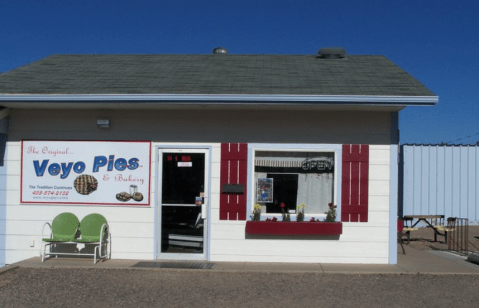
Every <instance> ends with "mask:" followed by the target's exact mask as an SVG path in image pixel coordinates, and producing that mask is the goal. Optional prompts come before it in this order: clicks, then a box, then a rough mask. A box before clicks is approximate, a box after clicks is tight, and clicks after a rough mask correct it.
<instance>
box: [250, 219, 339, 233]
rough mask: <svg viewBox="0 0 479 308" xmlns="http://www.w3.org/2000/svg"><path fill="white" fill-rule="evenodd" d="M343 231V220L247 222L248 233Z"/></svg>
mask: <svg viewBox="0 0 479 308" xmlns="http://www.w3.org/2000/svg"><path fill="white" fill-rule="evenodd" d="M342 233H343V224H342V223H341V222H296V221H291V222H272V221H247V222H246V234H281V235H338V234H342Z"/></svg>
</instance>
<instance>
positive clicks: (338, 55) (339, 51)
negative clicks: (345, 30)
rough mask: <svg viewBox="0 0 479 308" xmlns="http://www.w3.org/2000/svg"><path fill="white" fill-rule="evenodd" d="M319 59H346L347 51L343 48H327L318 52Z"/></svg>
mask: <svg viewBox="0 0 479 308" xmlns="http://www.w3.org/2000/svg"><path fill="white" fill-rule="evenodd" d="M317 58H321V59H342V58H346V49H344V48H343V47H326V48H321V49H319V51H318V56H317Z"/></svg>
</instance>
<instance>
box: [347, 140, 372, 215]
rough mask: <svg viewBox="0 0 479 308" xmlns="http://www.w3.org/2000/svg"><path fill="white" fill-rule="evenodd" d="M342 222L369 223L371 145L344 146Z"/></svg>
mask: <svg viewBox="0 0 479 308" xmlns="http://www.w3.org/2000/svg"><path fill="white" fill-rule="evenodd" d="M341 168H342V173H343V174H342V182H341V183H342V184H341V221H344V222H348V221H349V222H367V221H368V183H369V145H366V144H361V145H359V144H343V158H342V167H341Z"/></svg>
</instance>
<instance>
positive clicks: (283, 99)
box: [0, 94, 438, 106]
mask: <svg viewBox="0 0 479 308" xmlns="http://www.w3.org/2000/svg"><path fill="white" fill-rule="evenodd" d="M1 102H39V103H40V102H115V103H121V102H177V103H202V104H205V103H207V104H208V103H209V104H231V103H241V104H268V103H280V104H296V103H316V104H353V105H357V104H359V105H361V104H367V105H387V106H390V105H401V106H418V105H419V106H433V105H435V103H437V102H438V97H437V96H383V95H269V94H265V95H256V94H0V103H1Z"/></svg>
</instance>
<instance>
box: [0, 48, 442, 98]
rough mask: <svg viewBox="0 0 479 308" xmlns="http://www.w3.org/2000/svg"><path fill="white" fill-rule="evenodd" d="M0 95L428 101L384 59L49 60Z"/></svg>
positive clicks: (0, 78) (14, 78) (1, 80)
mask: <svg viewBox="0 0 479 308" xmlns="http://www.w3.org/2000/svg"><path fill="white" fill-rule="evenodd" d="M0 94H293V95H303V94H304V95H388V96H435V95H434V94H433V93H432V92H431V91H429V90H428V89H427V88H426V87H424V86H423V85H422V84H421V83H419V82H418V81H417V80H416V79H414V78H413V77H412V76H410V75H409V74H408V73H406V72H405V71H403V70H402V69H400V68H399V67H398V66H396V65H395V64H394V63H392V62H391V61H389V60H388V59H387V58H385V57H384V56H348V57H347V58H346V59H337V60H325V59H318V58H316V57H315V56H313V55H231V54H230V55H52V56H50V57H47V58H45V59H42V60H39V61H36V62H33V63H30V64H28V65H26V66H23V67H20V68H17V69H15V70H12V71H9V72H6V73H4V74H1V75H0Z"/></svg>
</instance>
